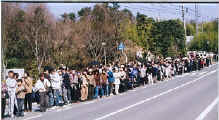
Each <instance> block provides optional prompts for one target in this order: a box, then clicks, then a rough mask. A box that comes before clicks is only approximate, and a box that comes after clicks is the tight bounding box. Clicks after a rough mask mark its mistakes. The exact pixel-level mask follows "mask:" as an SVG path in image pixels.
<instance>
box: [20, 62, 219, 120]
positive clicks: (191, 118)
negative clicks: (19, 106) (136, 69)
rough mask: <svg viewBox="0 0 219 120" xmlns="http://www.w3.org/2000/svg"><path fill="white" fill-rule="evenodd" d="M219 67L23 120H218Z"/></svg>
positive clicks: (37, 114) (36, 114) (214, 66)
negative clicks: (218, 76) (218, 75)
mask: <svg viewBox="0 0 219 120" xmlns="http://www.w3.org/2000/svg"><path fill="white" fill-rule="evenodd" d="M216 70H217V65H213V66H211V67H209V68H205V69H203V70H201V71H197V72H192V73H186V74H183V75H181V76H177V77H175V78H173V79H172V80H169V81H164V82H160V83H157V84H155V85H146V86H145V87H138V88H136V89H134V90H130V91H128V92H126V93H122V94H120V95H117V96H111V97H105V98H103V99H97V100H93V101H87V102H83V103H78V104H71V105H68V106H64V107H62V108H58V109H53V110H49V111H48V112H46V113H40V112H33V113H29V114H28V115H25V117H24V118H20V119H23V120H30V119H32V120H202V119H203V120H218V112H217V101H218V98H217V90H218V89H217V85H218V84H217V83H218V82H217V81H218V78H217V72H218V71H216Z"/></svg>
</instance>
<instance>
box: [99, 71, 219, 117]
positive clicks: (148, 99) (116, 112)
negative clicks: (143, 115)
mask: <svg viewBox="0 0 219 120" xmlns="http://www.w3.org/2000/svg"><path fill="white" fill-rule="evenodd" d="M214 72H216V70H214V71H211V72H209V73H207V74H205V75H203V76H201V77H199V78H197V79H195V80H193V81H190V82H187V83H185V84H182V85H180V86H177V87H175V88H172V89H169V90H167V91H165V92H162V93H160V94H158V95H155V96H153V97H150V98H147V99H145V100H142V101H139V102H137V103H135V104H132V105H129V106H127V107H124V108H122V109H119V110H117V111H115V112H112V113H109V114H107V115H104V116H102V117H99V118H96V119H95V120H103V119H105V118H108V117H110V116H113V115H115V114H118V113H120V112H123V111H126V110H128V109H130V108H133V107H135V106H138V105H141V104H143V103H145V102H148V101H150V100H153V99H156V98H158V97H160V96H162V95H165V94H168V93H170V92H172V91H174V90H177V89H180V88H182V87H184V86H187V85H189V84H192V83H194V82H196V81H198V80H200V79H201V78H203V77H206V76H208V75H210V74H212V73H214Z"/></svg>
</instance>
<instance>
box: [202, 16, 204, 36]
mask: <svg viewBox="0 0 219 120" xmlns="http://www.w3.org/2000/svg"><path fill="white" fill-rule="evenodd" d="M203 32H204V21H203V17H202V33H203Z"/></svg>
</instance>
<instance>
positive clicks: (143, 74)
mask: <svg viewBox="0 0 219 120" xmlns="http://www.w3.org/2000/svg"><path fill="white" fill-rule="evenodd" d="M140 76H141V78H144V77H145V76H146V68H144V67H143V68H141V69H140Z"/></svg>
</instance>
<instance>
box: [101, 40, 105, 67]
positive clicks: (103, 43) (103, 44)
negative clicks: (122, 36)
mask: <svg viewBox="0 0 219 120" xmlns="http://www.w3.org/2000/svg"><path fill="white" fill-rule="evenodd" d="M102 46H103V47H104V62H105V65H106V49H105V48H106V47H105V46H106V42H102Z"/></svg>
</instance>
